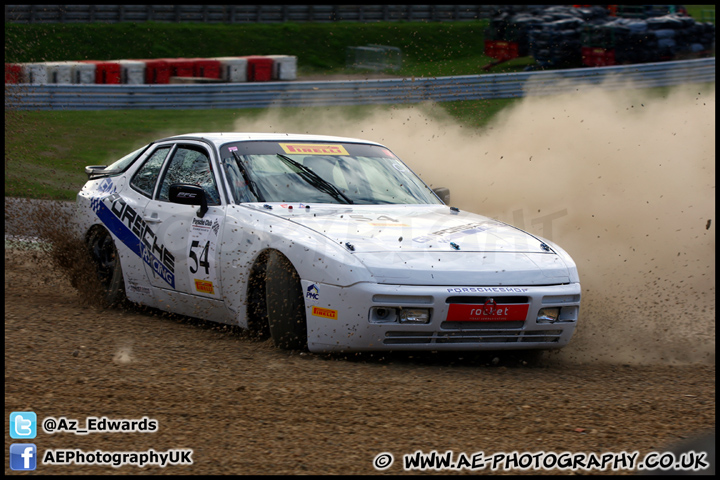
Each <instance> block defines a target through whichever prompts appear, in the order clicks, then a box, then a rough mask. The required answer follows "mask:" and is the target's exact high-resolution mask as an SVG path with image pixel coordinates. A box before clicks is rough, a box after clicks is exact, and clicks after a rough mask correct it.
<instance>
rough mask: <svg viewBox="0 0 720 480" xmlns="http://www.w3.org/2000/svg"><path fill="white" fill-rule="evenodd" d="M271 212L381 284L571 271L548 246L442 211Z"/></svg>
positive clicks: (533, 281)
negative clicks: (342, 252)
mask: <svg viewBox="0 0 720 480" xmlns="http://www.w3.org/2000/svg"><path fill="white" fill-rule="evenodd" d="M271 206H272V209H271V210H270V209H267V207H265V208H266V211H268V210H269V211H268V213H270V212H272V214H273V215H276V216H280V217H283V218H285V219H287V220H288V221H291V222H294V223H296V224H299V225H302V226H304V227H306V228H309V229H311V230H314V231H315V232H317V233H319V234H321V235H323V236H325V237H327V238H329V239H330V240H332V241H333V242H336V243H338V244H340V245H343V246H345V247H346V249H347V250H348V252H349V253H351V254H353V255H355V256H356V258H358V259H359V260H360V261H361V262H362V263H363V264H364V265H365V266H366V268H367V269H368V270H369V271H370V273H371V274H372V275H373V277H375V279H376V280H377V281H378V282H379V283H396V282H402V283H404V284H417V285H435V284H436V285H458V284H467V285H485V284H487V285H548V284H557V283H567V282H568V281H569V274H568V268H567V265H566V264H565V262H564V261H563V259H562V258H561V257H560V256H558V255H557V254H556V253H555V252H554V251H553V250H552V248H551V247H550V246H548V245H547V244H546V243H545V242H544V241H543V240H542V239H539V238H537V237H535V236H533V235H530V234H528V233H526V232H524V231H522V230H520V229H518V228H515V227H513V226H511V225H508V224H505V223H502V222H499V221H497V220H493V219H491V218H488V217H484V216H482V215H477V214H473V213H468V212H463V211H453V210H451V209H450V208H449V207H447V206H440V205H392V206H375V205H358V206H355V205H351V206H344V205H337V206H335V205H333V206H329V205H323V206H318V205H314V204H313V205H310V206H307V205H303V204H272V205H271Z"/></svg>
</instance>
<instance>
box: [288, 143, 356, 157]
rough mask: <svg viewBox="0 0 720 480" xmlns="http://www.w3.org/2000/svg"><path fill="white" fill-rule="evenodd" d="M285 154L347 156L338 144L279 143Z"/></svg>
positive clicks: (345, 151)
mask: <svg viewBox="0 0 720 480" xmlns="http://www.w3.org/2000/svg"><path fill="white" fill-rule="evenodd" d="M279 145H280V147H281V148H282V149H283V150H284V151H285V153H290V154H295V155H348V152H347V150H345V147H343V146H342V145H338V144H320V143H280V144H279Z"/></svg>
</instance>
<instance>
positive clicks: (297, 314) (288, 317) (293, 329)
mask: <svg viewBox="0 0 720 480" xmlns="http://www.w3.org/2000/svg"><path fill="white" fill-rule="evenodd" d="M265 301H266V305H267V313H268V325H269V327H270V335H271V336H272V339H273V341H274V342H275V345H276V346H278V347H280V348H282V349H285V350H304V349H306V348H307V321H306V319H305V301H304V299H303V292H302V286H301V285H300V276H299V275H298V274H297V271H296V270H295V268H294V267H293V266H292V263H290V260H288V259H287V257H285V256H284V255H283V254H281V253H279V252H270V253H269V254H268V261H267V270H266V272H265Z"/></svg>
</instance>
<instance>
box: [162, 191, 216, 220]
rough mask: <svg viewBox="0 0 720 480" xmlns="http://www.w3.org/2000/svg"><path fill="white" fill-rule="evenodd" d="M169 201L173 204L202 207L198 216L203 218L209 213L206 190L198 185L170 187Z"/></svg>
mask: <svg viewBox="0 0 720 480" xmlns="http://www.w3.org/2000/svg"><path fill="white" fill-rule="evenodd" d="M169 199H170V201H171V202H172V203H179V204H181V205H200V210H198V212H197V216H198V217H200V218H202V217H204V216H205V213H206V212H207V211H208V206H207V197H206V196H205V190H204V189H203V188H202V187H198V186H197V185H188V184H183V183H174V184H172V185H170V193H169Z"/></svg>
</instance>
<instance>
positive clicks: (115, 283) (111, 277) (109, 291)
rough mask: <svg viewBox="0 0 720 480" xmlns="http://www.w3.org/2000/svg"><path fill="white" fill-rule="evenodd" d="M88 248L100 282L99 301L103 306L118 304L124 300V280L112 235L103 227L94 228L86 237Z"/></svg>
mask: <svg viewBox="0 0 720 480" xmlns="http://www.w3.org/2000/svg"><path fill="white" fill-rule="evenodd" d="M88 248H89V250H90V257H91V258H92V261H93V264H94V265H95V273H96V275H97V278H98V281H99V282H100V288H101V292H100V303H101V304H102V305H103V306H104V307H111V306H115V305H119V304H120V303H122V302H123V301H124V300H125V282H124V280H123V274H122V268H121V266H120V255H118V251H117V248H115V242H114V241H113V238H112V235H110V232H108V231H107V230H105V229H104V228H101V227H99V228H96V229H95V230H93V231H92V232H91V233H90V236H89V237H88Z"/></svg>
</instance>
